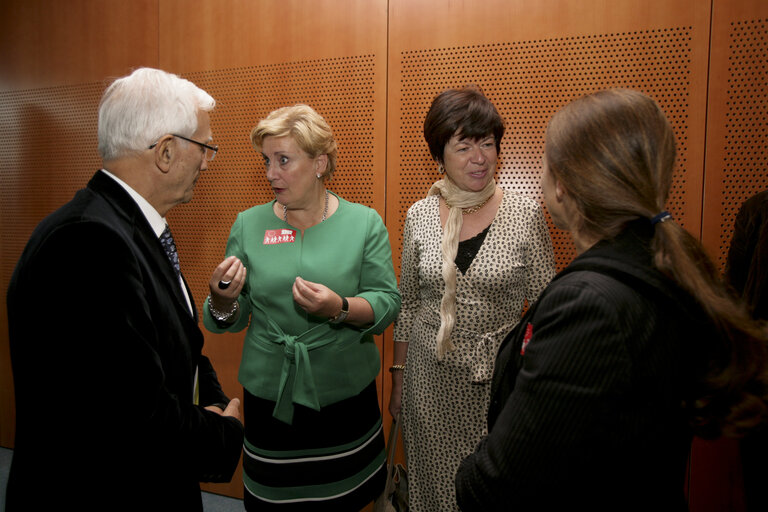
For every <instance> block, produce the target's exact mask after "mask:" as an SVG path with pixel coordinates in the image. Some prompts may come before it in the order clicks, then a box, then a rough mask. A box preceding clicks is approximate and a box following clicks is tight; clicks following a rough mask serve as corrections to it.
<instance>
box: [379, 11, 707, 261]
mask: <svg viewBox="0 0 768 512" xmlns="http://www.w3.org/2000/svg"><path fill="white" fill-rule="evenodd" d="M436 5H438V3H436V2H434V1H430V0H417V1H411V0H394V1H392V2H390V48H389V84H390V86H389V90H388V101H389V107H388V119H389V122H388V136H387V140H388V145H387V152H388V154H387V156H388V167H389V168H390V169H393V170H397V171H398V172H390V173H388V183H387V225H388V227H389V228H390V233H391V236H392V237H393V245H394V246H395V247H396V249H397V250H398V252H399V249H400V244H401V239H400V238H399V237H400V234H399V233H400V231H401V227H402V224H403V222H404V219H405V212H406V209H407V207H408V205H410V204H411V203H413V202H414V201H415V200H417V199H419V198H421V197H423V196H424V195H425V194H426V192H427V190H428V188H429V186H430V184H431V183H433V182H434V181H435V180H436V179H438V174H437V171H436V165H435V164H434V163H433V162H432V161H431V158H430V156H429V152H428V150H427V147H426V143H425V142H424V140H423V136H422V127H423V119H424V116H425V114H426V112H427V110H428V108H429V105H430V103H431V100H432V98H433V97H434V96H435V95H437V94H438V93H439V92H441V91H442V90H444V89H446V88H448V87H457V86H462V85H466V84H468V83H474V84H476V85H479V86H480V87H481V88H482V89H483V90H484V91H485V92H486V94H487V95H488V96H489V97H490V99H491V100H492V101H493V102H494V103H495V104H496V106H497V108H498V109H499V111H500V113H501V115H502V116H503V117H505V118H506V121H507V123H506V125H507V133H506V134H505V136H504V139H503V140H502V148H501V157H500V164H499V171H498V173H497V181H498V182H499V183H500V184H501V185H502V186H504V187H505V188H509V189H512V190H516V191H518V192H521V193H523V194H527V195H530V196H531V197H534V198H536V199H539V200H540V199H541V194H540V188H539V182H538V175H539V172H540V167H541V165H540V159H541V154H542V144H543V135H544V131H545V128H546V123H547V121H548V119H549V118H550V117H551V115H552V114H553V113H554V112H555V111H556V110H557V109H558V108H560V107H561V106H563V105H564V104H566V103H567V102H569V101H570V100H572V99H574V98H576V97H578V96H581V95H583V94H586V93H589V92H593V91H595V90H599V89H604V88H608V87H630V88H636V89H640V90H642V91H644V92H646V93H647V94H649V95H651V96H653V97H654V98H656V99H657V101H659V103H660V104H661V106H662V108H664V110H665V112H666V113H667V115H668V116H669V117H670V119H671V121H672V123H673V125H674V127H675V131H676V135H677V137H678V140H679V143H680V153H681V158H680V165H679V166H678V171H677V174H676V176H677V177H676V180H675V183H674V185H673V191H672V196H671V198H670V209H671V211H672V212H673V214H674V215H675V217H676V218H677V219H678V220H680V221H681V223H682V224H683V225H684V226H685V227H686V228H687V229H689V230H690V231H691V232H692V233H694V234H695V236H697V237H698V236H699V235H700V228H701V225H700V219H701V187H702V182H703V159H704V147H703V144H689V141H701V140H703V137H704V127H705V113H706V77H707V75H706V73H707V57H708V44H709V17H710V10H709V3H708V2H704V1H702V0H689V1H685V2H682V1H681V2H674V3H670V2H666V1H663V0H655V1H653V2H646V1H639V0H620V1H614V2H605V1H598V0H591V1H581V2H569V1H567V0H545V1H542V2H528V1H525V0H517V1H506V0H495V1H487V2H482V3H474V2H455V3H454V2H450V3H446V4H442V3H440V4H439V5H440V6H442V7H443V8H441V9H437V8H435V7H436ZM427 13H430V14H429V15H428V16H427ZM553 13H556V15H555V14H553ZM694 85H695V86H694ZM551 232H552V236H553V242H554V244H555V249H556V257H557V263H558V267H560V268H562V267H563V266H564V265H565V264H566V263H567V262H568V261H570V259H571V258H572V256H573V247H572V244H571V242H570V239H569V237H568V236H567V234H565V233H562V232H560V231H559V230H557V229H555V228H554V227H553V226H551ZM395 237H397V238H395Z"/></svg>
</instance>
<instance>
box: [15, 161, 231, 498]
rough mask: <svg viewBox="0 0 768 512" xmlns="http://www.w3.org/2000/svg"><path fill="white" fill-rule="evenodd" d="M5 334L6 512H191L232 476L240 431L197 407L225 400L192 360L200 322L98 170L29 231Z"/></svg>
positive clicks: (205, 368) (124, 199) (121, 193)
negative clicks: (12, 398)
mask: <svg viewBox="0 0 768 512" xmlns="http://www.w3.org/2000/svg"><path fill="white" fill-rule="evenodd" d="M190 298H191V294H190ZM193 310H194V306H193ZM8 323H9V330H10V346H11V361H12V365H13V373H14V384H15V391H16V443H15V447H14V454H13V461H12V466H11V473H10V476H9V483H8V492H7V510H8V511H9V512H13V511H15V510H42V509H43V507H46V506H47V507H53V508H51V510H55V509H58V508H63V506H67V508H71V507H72V506H74V507H76V508H77V509H78V510H84V509H98V510H153V509H165V510H184V511H187V510H202V502H201V496H200V488H199V484H198V482H199V481H205V480H215V481H222V480H229V479H231V477H232V474H233V472H234V470H235V468H236V466H237V463H238V460H239V456H240V452H241V446H242V425H241V423H240V422H239V421H238V420H236V419H233V418H225V417H222V416H219V415H217V414H215V413H211V412H209V411H206V410H204V409H203V407H202V406H206V405H210V404H214V403H226V402H227V397H226V396H225V395H224V393H223V392H222V390H221V387H220V386H219V383H218V381H217V378H216V374H215V372H214V370H213V368H212V366H211V364H210V362H209V360H208V359H207V358H206V357H205V356H203V355H202V354H201V350H202V347H203V335H202V333H201V331H200V329H199V327H198V321H197V313H196V311H195V313H194V314H193V313H191V312H190V310H189V308H188V306H187V303H186V300H185V298H184V296H183V293H182V291H181V289H180V286H179V283H178V279H177V278H176V277H175V275H174V273H173V270H172V267H171V265H170V263H169V261H168V258H167V257H166V255H165V252H164V251H163V248H162V246H161V244H160V242H159V240H158V238H157V236H156V235H155V233H154V232H153V231H152V229H151V227H150V225H149V223H148V222H147V220H146V218H145V217H144V215H143V213H142V212H141V210H140V209H139V207H138V205H137V204H136V203H135V202H134V200H133V199H132V198H131V197H130V196H129V195H128V194H127V193H126V192H125V190H124V189H123V188H122V187H121V186H120V185H119V184H118V183H116V182H115V181H114V180H112V179H111V178H110V177H108V176H106V175H105V174H103V173H101V172H98V173H96V175H95V176H94V177H93V178H92V179H91V181H90V182H89V183H88V186H87V188H85V189H83V190H81V191H79V192H78V193H77V194H76V195H75V197H74V198H73V199H72V201H70V202H69V203H68V204H66V205H64V206H63V207H62V208H60V209H59V210H57V211H56V212H54V213H53V214H51V215H50V216H49V217H47V218H46V219H44V220H43V221H42V222H41V223H40V225H39V226H38V227H37V228H36V229H35V231H34V233H33V234H32V236H31V238H30V240H29V243H28V244H27V246H26V248H25V250H24V252H23V254H22V256H21V258H20V259H19V262H18V264H17V266H16V269H15V271H14V273H13V276H12V278H11V282H10V286H9V288H8ZM196 368H198V369H199V389H200V406H196V405H193V391H194V389H193V388H194V384H193V383H194V375H195V369H196Z"/></svg>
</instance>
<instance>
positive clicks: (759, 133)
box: [712, 19, 768, 269]
mask: <svg viewBox="0 0 768 512" xmlns="http://www.w3.org/2000/svg"><path fill="white" fill-rule="evenodd" d="M730 52H731V53H730V55H729V57H728V64H729V65H728V89H727V98H726V100H727V101H726V104H725V105H724V106H723V108H725V109H726V127H725V130H726V135H725V148H724V150H723V160H722V162H718V163H717V164H719V165H720V166H721V167H720V169H718V171H720V172H721V173H722V184H723V186H722V192H721V197H720V204H716V205H712V206H713V207H715V208H721V209H722V218H721V219H722V220H721V223H720V226H719V227H720V229H719V232H720V237H719V242H720V243H719V249H720V250H719V251H718V254H717V257H718V263H719V265H720V268H721V269H724V268H725V260H726V256H727V254H728V247H729V246H730V242H731V238H732V237H733V223H734V220H735V217H736V213H737V212H738V210H739V208H740V207H741V205H742V203H743V202H744V201H745V200H746V199H748V198H749V197H750V196H752V195H754V194H755V193H757V192H760V191H762V190H766V189H768V128H766V126H768V68H767V67H766V62H767V61H768V20H766V19H757V20H751V21H739V22H734V23H731V32H730Z"/></svg>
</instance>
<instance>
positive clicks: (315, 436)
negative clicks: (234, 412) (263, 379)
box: [243, 381, 386, 512]
mask: <svg viewBox="0 0 768 512" xmlns="http://www.w3.org/2000/svg"><path fill="white" fill-rule="evenodd" d="M274 407H275V402H273V401H271V400H264V399H262V398H258V397H256V396H254V395H252V394H250V393H248V391H245V393H244V420H245V422H244V423H245V445H244V454H243V482H244V484H245V500H244V501H245V508H246V510H253V511H269V510H280V511H293V510H297V511H300V510H313V511H322V510H334V511H340V512H344V511H349V512H357V511H359V510H360V509H362V508H363V507H365V506H366V505H367V504H369V503H370V502H371V501H373V500H374V499H375V498H376V497H377V496H378V495H379V494H380V493H381V492H382V491H383V490H384V481H385V478H386V466H385V462H386V460H385V459H386V454H385V450H384V434H383V431H382V423H381V411H380V410H379V402H378V396H377V394H376V381H373V382H371V384H369V385H368V386H367V387H366V388H365V389H364V390H363V391H362V392H361V393H360V394H358V395H355V396H353V397H350V398H347V399H345V400H342V401H341V402H338V403H335V404H331V405H328V406H326V407H323V408H322V409H321V410H320V411H314V410H312V409H309V408H306V407H303V406H300V405H296V406H295V411H294V416H293V423H292V424H291V425H288V424H286V423H283V422H282V421H280V420H277V419H275V418H274V417H273V416H272V410H273V409H274Z"/></svg>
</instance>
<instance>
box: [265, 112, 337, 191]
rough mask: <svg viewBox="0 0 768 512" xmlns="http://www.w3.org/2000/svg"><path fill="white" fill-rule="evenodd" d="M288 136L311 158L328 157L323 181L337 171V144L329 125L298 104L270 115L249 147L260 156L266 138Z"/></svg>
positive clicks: (317, 115)
mask: <svg viewBox="0 0 768 512" xmlns="http://www.w3.org/2000/svg"><path fill="white" fill-rule="evenodd" d="M287 135H290V136H291V137H293V140H295V141H296V144H298V146H299V147H300V148H301V149H302V151H304V152H305V153H307V154H308V155H309V156H311V157H312V158H315V157H317V156H319V155H327V156H328V164H327V165H326V168H325V172H324V173H323V179H327V178H329V177H330V176H331V174H333V172H334V171H335V170H336V141H335V140H334V138H333V132H332V130H331V127H330V125H329V124H328V123H327V122H326V120H325V119H323V117H322V116H321V115H320V114H318V113H317V112H315V110H314V109H312V107H310V106H308V105H303V104H298V105H293V106H291V107H282V108H279V109H277V110H274V111H272V112H271V113H270V114H269V115H268V116H267V117H265V118H264V119H262V120H261V121H259V123H258V124H257V125H256V127H255V128H254V129H253V130H252V131H251V143H252V144H253V147H254V148H255V149H256V151H258V152H261V150H262V147H263V144H264V139H265V138H266V137H285V136H287Z"/></svg>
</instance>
